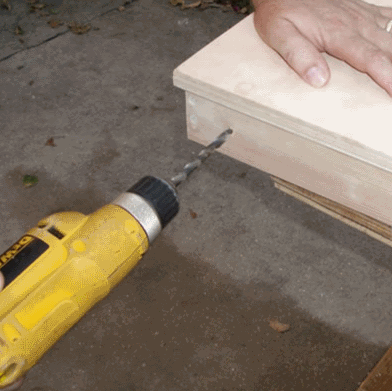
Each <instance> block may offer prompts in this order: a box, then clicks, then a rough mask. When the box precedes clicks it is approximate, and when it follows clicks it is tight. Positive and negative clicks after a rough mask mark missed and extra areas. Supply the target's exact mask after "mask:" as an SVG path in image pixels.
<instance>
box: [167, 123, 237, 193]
mask: <svg viewBox="0 0 392 391" xmlns="http://www.w3.org/2000/svg"><path fill="white" fill-rule="evenodd" d="M232 133H233V131H232V130H231V129H227V130H225V131H224V132H222V133H221V134H220V135H219V136H218V137H217V138H216V139H215V140H214V141H213V142H212V143H211V144H209V145H208V146H207V147H206V148H204V149H203V150H202V151H201V152H200V153H199V155H198V156H197V158H196V159H195V160H194V161H193V162H190V163H188V164H186V165H185V166H184V168H183V171H182V173H180V174H178V175H176V176H174V177H173V178H172V179H171V182H172V184H173V185H174V186H175V187H177V186H179V185H180V184H181V183H182V182H184V181H185V180H186V179H188V177H189V175H191V174H192V172H193V171H195V170H196V169H197V168H199V167H200V166H201V165H202V163H203V162H204V161H205V160H206V159H207V158H208V157H209V156H210V155H211V154H212V153H214V152H215V150H217V149H218V148H219V147H220V146H221V145H222V144H223V143H224V142H225V141H226V140H227V139H228V138H229V136H230V135H231V134H232Z"/></svg>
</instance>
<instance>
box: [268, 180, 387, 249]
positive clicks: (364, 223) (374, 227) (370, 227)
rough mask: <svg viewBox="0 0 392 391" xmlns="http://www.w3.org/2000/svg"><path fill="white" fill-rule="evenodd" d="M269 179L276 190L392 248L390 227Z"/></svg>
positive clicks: (309, 192)
mask: <svg viewBox="0 0 392 391" xmlns="http://www.w3.org/2000/svg"><path fill="white" fill-rule="evenodd" d="M271 179H272V181H273V182H274V185H275V187H276V188H277V189H279V190H281V191H283V192H285V193H286V194H288V195H290V196H292V197H294V198H296V199H298V200H300V201H302V202H304V203H306V204H308V205H310V206H313V207H314V208H315V209H318V210H321V211H322V212H324V213H326V214H327V215H329V216H332V217H333V218H335V219H337V220H339V221H342V222H343V223H345V224H347V225H349V226H350V227H353V228H355V229H357V230H359V231H361V232H363V233H365V234H366V235H369V236H371V237H372V238H374V239H377V240H379V241H380V242H382V243H385V244H387V245H388V246H391V247H392V226H390V225H386V224H384V223H381V222H380V221H377V220H375V219H373V218H371V217H369V216H366V215H364V214H362V213H359V212H356V211H355V210H353V209H350V208H347V207H346V206H343V205H341V204H338V203H337V202H334V201H331V200H329V199H328V198H325V197H322V196H319V195H318V194H316V193H312V192H311V191H308V190H306V189H303V188H302V187H299V186H296V185H293V184H292V183H289V182H286V181H283V180H282V179H279V178H276V177H272V178H271Z"/></svg>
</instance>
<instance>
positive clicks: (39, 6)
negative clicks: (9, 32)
mask: <svg viewBox="0 0 392 391" xmlns="http://www.w3.org/2000/svg"><path fill="white" fill-rule="evenodd" d="M29 3H30V12H37V11H41V10H43V9H44V8H45V7H46V6H47V4H46V3H38V1H30V2H29Z"/></svg>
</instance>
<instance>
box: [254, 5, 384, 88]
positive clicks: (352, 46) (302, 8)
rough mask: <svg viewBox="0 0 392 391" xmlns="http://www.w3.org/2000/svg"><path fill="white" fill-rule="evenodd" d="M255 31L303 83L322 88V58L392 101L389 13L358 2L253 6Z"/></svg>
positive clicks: (324, 74)
mask: <svg viewBox="0 0 392 391" xmlns="http://www.w3.org/2000/svg"><path fill="white" fill-rule="evenodd" d="M253 1H254V6H255V15H254V21H255V27H256V30H257V32H258V34H259V35H260V37H261V38H262V39H263V40H264V42H266V43H267V45H269V46H271V47H272V48H273V49H275V50H276V51H277V52H278V53H279V54H280V55H281V56H282V57H283V59H284V60H285V61H286V62H287V63H288V65H289V66H291V67H292V68H293V69H294V70H295V71H296V72H297V73H298V74H299V76H301V77H302V78H303V79H304V80H305V81H306V82H307V83H309V84H311V85H312V86H314V87H322V86H324V85H325V84H326V83H327V82H328V81H329V79H330V69H329V67H328V64H327V62H326V61H325V58H324V57H323V56H322V54H321V53H322V52H326V53H328V54H330V55H331V56H334V57H336V58H338V59H340V60H342V61H345V62H346V63H348V64H349V65H351V66H352V67H354V68H356V69H357V70H359V71H361V72H364V73H367V74H368V75H369V76H370V77H371V78H372V79H373V80H374V81H375V82H376V83H377V84H379V85H380V86H381V87H382V88H384V89H385V90H386V91H387V92H388V94H389V95H391V96H392V61H391V60H392V32H391V33H389V32H387V31H386V26H387V25H388V22H389V21H390V20H391V19H392V8H388V7H378V6H375V5H371V4H367V3H365V2H363V1H361V0H253Z"/></svg>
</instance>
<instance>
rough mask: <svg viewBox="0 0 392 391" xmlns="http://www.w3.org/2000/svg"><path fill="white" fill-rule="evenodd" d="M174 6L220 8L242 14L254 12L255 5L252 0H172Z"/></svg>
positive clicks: (182, 7)
mask: <svg viewBox="0 0 392 391" xmlns="http://www.w3.org/2000/svg"><path fill="white" fill-rule="evenodd" d="M170 4H171V5H173V6H181V9H182V10H186V9H192V8H198V9H199V10H204V9H206V8H220V9H222V10H223V11H234V12H237V13H240V14H250V13H251V12H253V5H252V3H251V1H250V0H231V1H227V0H197V1H194V2H192V3H186V2H185V0H170Z"/></svg>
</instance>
